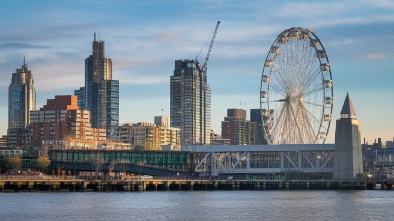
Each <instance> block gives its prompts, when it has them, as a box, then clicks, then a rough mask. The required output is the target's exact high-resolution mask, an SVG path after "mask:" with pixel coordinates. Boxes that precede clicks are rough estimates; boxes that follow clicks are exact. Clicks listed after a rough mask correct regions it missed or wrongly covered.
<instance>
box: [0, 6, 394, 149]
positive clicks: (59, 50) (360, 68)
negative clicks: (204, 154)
mask: <svg viewBox="0 0 394 221" xmlns="http://www.w3.org/2000/svg"><path fill="white" fill-rule="evenodd" d="M0 19H1V21H2V22H1V24H0V33H1V34H0V86H1V87H0V90H1V91H0V93H1V94H3V96H1V97H0V116H2V117H0V134H6V130H7V111H8V107H7V99H8V98H7V93H8V86H9V84H10V80H11V74H12V73H13V72H15V69H16V68H19V67H20V65H21V64H22V62H23V57H24V56H26V62H27V64H28V66H29V68H30V69H31V71H32V73H33V77H34V81H35V87H36V91H37V108H40V107H42V106H43V105H44V104H45V103H46V100H47V99H52V98H54V96H55V95H63V94H72V93H73V91H74V89H77V88H79V87H81V86H84V59H85V58H86V57H88V56H89V55H90V54H91V46H92V41H93V33H94V32H96V33H97V35H98V36H100V39H101V40H104V41H105V44H106V57H109V58H111V59H112V62H113V79H116V80H119V81H120V122H121V123H136V122H153V116H157V115H161V114H163V115H166V116H169V115H170V112H169V109H170V99H169V96H170V76H171V75H172V73H173V70H174V61H175V60H177V59H194V58H195V56H196V55H197V54H198V52H199V51H200V49H201V48H202V46H203V45H204V43H205V42H206V41H207V39H208V37H209V36H210V34H211V33H212V31H213V29H214V27H215V25H216V22H217V21H219V20H220V21H221V24H220V27H219V31H218V33H217V37H216V41H215V44H214V48H213V50H212V53H211V56H210V59H209V64H208V83H209V85H210V87H211V90H212V128H213V130H214V132H215V133H220V122H221V121H222V120H223V117H224V116H225V115H226V110H227V109H228V108H242V109H246V110H248V117H249V109H251V108H259V102H260V99H259V91H260V80H261V79H260V78H261V72H262V70H263V66H264V61H265V57H266V56H267V53H268V50H269V48H270V46H271V44H272V43H273V41H274V40H275V39H276V37H277V36H278V35H279V34H280V33H281V32H282V31H283V30H285V29H288V28H291V27H303V28H308V29H311V30H314V31H315V34H316V35H317V36H318V37H319V38H320V40H321V41H322V43H323V45H324V47H325V49H326V52H327V55H328V58H329V60H330V63H331V70H332V74H333V81H334V111H333V118H334V119H337V118H339V112H340V109H341V108H342V104H343V101H344V99H345V96H346V93H347V92H349V94H350V98H351V100H352V102H353V105H354V108H355V110H356V113H357V118H358V119H359V120H360V122H361V136H362V137H366V139H367V140H368V141H369V143H372V142H373V141H374V139H375V138H377V137H381V138H382V139H383V141H387V140H392V139H393V136H394V115H393V114H392V113H393V110H394V103H393V97H394V89H393V84H394V83H393V82H394V73H393V72H394V71H393V70H394V64H393V57H394V43H393V42H394V1H387V0H376V1H368V0H365V1H363V0H357V1H352V0H349V1H241V0H239V1H237V0H233V1H231V0H230V1H217V0H201V1H170V0H165V1H161V0H152V1H138V2H137V1H97V0H75V1H73V0H69V1H51V0H46V1H45V0H36V1H27V0H26V1H18V0H16V1H6V2H3V3H2V6H1V9H0ZM206 52H207V48H206V47H205V48H204V49H203V51H202V52H201V54H200V56H199V60H200V61H203V60H204V58H205V55H206ZM161 109H163V111H161ZM334 129H335V120H334V121H333V122H332V126H331V129H330V135H329V137H328V142H329V143H331V142H333V141H334V132H335V131H334Z"/></svg>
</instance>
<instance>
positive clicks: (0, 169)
mask: <svg viewBox="0 0 394 221" xmlns="http://www.w3.org/2000/svg"><path fill="white" fill-rule="evenodd" d="M6 171H7V160H6V159H4V157H3V156H0V173H5V172H6Z"/></svg>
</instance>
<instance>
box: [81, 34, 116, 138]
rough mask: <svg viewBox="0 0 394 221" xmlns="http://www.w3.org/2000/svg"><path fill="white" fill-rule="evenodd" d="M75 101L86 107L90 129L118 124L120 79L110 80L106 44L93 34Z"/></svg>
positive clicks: (110, 61)
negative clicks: (83, 75)
mask: <svg viewBox="0 0 394 221" xmlns="http://www.w3.org/2000/svg"><path fill="white" fill-rule="evenodd" d="M74 94H75V95H79V98H78V104H79V105H81V108H82V109H84V110H89V111H90V115H91V118H90V119H91V125H92V127H93V128H105V129H107V138H108V137H110V134H111V129H112V128H113V127H115V126H118V124H119V81H118V80H112V60H111V59H110V58H106V57H105V44H104V41H102V40H96V33H95V34H94V41H93V50H92V55H90V56H89V57H88V58H86V59H85V87H82V88H80V89H79V90H76V91H74Z"/></svg>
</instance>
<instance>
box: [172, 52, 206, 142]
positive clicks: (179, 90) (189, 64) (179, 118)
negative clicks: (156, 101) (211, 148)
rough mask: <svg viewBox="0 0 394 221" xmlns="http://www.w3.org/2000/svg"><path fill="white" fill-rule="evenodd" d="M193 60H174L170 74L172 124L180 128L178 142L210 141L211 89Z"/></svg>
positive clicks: (204, 75)
mask: <svg viewBox="0 0 394 221" xmlns="http://www.w3.org/2000/svg"><path fill="white" fill-rule="evenodd" d="M199 70H200V69H199V67H197V66H196V62H195V61H194V60H189V59H187V60H176V61H175V70H174V75H173V76H171V77H170V84H171V85H170V113H171V115H170V119H171V127H176V128H179V129H181V145H182V146H183V145H193V144H209V143H210V128H211V89H210V88H209V85H208V84H207V79H206V74H205V73H203V71H199Z"/></svg>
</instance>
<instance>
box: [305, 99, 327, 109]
mask: <svg viewBox="0 0 394 221" xmlns="http://www.w3.org/2000/svg"><path fill="white" fill-rule="evenodd" d="M304 103H305V104H310V105H312V106H314V107H322V108H324V105H321V104H316V103H313V102H309V101H305V100H304Z"/></svg>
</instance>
